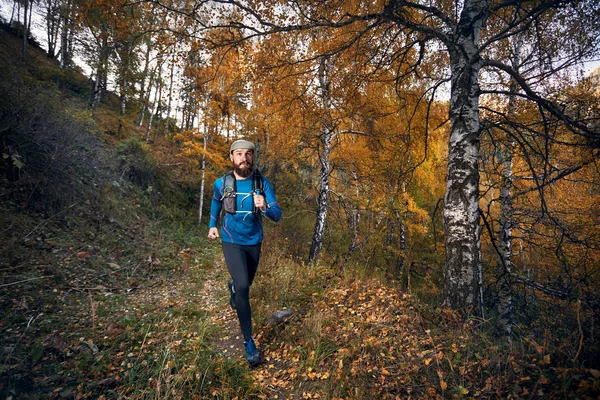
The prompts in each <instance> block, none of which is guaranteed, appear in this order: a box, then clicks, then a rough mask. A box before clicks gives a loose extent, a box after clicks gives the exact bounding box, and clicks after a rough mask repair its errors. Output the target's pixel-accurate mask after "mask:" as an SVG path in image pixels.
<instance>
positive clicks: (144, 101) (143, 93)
mask: <svg viewBox="0 0 600 400" xmlns="http://www.w3.org/2000/svg"><path fill="white" fill-rule="evenodd" d="M149 67H150V43H146V57H145V59H144V71H143V72H142V77H141V83H140V86H141V88H140V109H139V111H138V126H142V123H143V122H144V115H145V114H146V108H147V105H148V95H147V92H148V93H149V92H150V88H151V87H152V84H153V79H154V70H152V72H151V73H150V78H149V79H148V86H146V78H148V68H149Z"/></svg>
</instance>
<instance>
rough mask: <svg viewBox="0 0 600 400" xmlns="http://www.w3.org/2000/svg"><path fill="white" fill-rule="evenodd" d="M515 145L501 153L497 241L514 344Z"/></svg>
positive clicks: (504, 318)
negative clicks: (513, 241) (513, 187)
mask: <svg viewBox="0 0 600 400" xmlns="http://www.w3.org/2000/svg"><path fill="white" fill-rule="evenodd" d="M521 44H522V43H521V42H520V41H519V39H518V38H517V42H516V43H514V45H513V54H512V59H511V63H512V67H513V69H514V70H515V71H518V70H519V66H520V63H521V60H520V59H521ZM517 90H518V85H517V82H516V81H514V80H512V81H511V83H510V97H509V99H508V115H509V118H510V117H511V116H514V115H515V114H516V113H517V111H516V109H517V99H516V93H517ZM514 146H515V142H514V140H512V139H510V138H509V139H508V141H507V143H506V145H505V147H504V148H503V150H502V184H501V186H500V234H499V235H498V236H499V238H500V239H499V241H498V250H499V252H500V255H499V256H500V266H501V270H500V277H499V279H498V284H499V290H498V316H499V322H500V326H501V327H502V330H503V332H504V334H505V335H506V337H507V340H508V342H510V341H511V334H512V287H511V282H510V277H511V273H512V260H511V252H512V230H513V226H514V222H513V214H514V209H513V203H512V185H513V149H514Z"/></svg>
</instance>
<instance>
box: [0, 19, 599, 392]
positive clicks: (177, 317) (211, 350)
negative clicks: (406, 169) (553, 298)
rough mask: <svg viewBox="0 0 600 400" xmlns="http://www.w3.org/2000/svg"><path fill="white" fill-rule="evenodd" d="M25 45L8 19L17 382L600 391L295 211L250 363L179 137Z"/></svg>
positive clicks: (10, 270) (1, 237)
mask: <svg viewBox="0 0 600 400" xmlns="http://www.w3.org/2000/svg"><path fill="white" fill-rule="evenodd" d="M19 52H20V42H19V41H18V39H17V38H14V37H12V36H11V35H10V34H9V33H7V32H5V31H2V30H0V145H1V154H2V157H1V159H0V200H1V201H0V226H1V229H0V242H1V246H2V247H1V253H0V337H2V338H3V339H2V345H1V348H0V352H1V353H0V357H1V359H0V396H1V397H2V398H10V399H47V398H53V399H83V398H89V399H150V398H152V399H310V398H312V399H317V398H318V399H342V398H343V399H370V398H372V399H405V398H415V399H416V398H418V399H421V398H430V399H438V398H528V399H531V398H540V399H542V398H543V399H546V398H569V399H571V398H572V399H576V398H583V399H595V398H598V394H599V393H600V372H598V371H597V370H595V369H590V368H584V367H581V366H580V365H577V364H576V363H575V362H572V361H571V360H565V359H564V358H561V357H560V352H559V351H557V349H556V348H554V347H552V346H551V345H549V343H551V341H549V342H546V341H544V340H543V339H542V340H540V339H539V338H534V337H526V338H523V340H521V341H519V342H515V343H512V344H506V343H504V342H501V341H499V340H498V339H496V338H495V337H494V336H493V334H492V333H489V332H488V330H490V331H491V328H490V327H489V326H488V324H487V322H486V321H482V320H467V321H464V320H462V319H461V318H460V317H459V316H458V315H456V314H455V313H453V312H452V311H449V310H445V309H439V308H436V307H433V306H432V305H429V304H425V303H423V302H422V301H419V300H417V297H416V296H413V294H412V293H408V292H405V291H402V290H401V289H400V288H399V287H397V286H395V285H394V283H393V282H390V279H389V278H388V277H386V276H384V275H380V273H379V272H378V271H379V270H378V269H376V268H374V267H372V266H370V265H354V264H351V263H347V264H344V265H340V263H337V264H336V265H335V266H331V265H329V263H328V262H327V261H323V262H322V263H320V264H318V265H305V264H303V263H302V262H301V261H298V260H297V259H295V258H293V257H291V256H289V255H288V254H289V253H290V252H289V251H288V249H290V248H292V247H294V246H296V245H297V244H296V243H290V240H288V239H287V238H286V237H285V235H284V233H283V232H287V231H290V228H289V227H287V229H286V227H285V226H283V228H282V227H281V226H282V225H281V224H280V225H279V226H273V225H268V226H267V229H268V232H267V242H265V245H264V254H263V258H262V261H261V267H260V272H259V275H258V276H257V281H256V284H255V285H254V286H253V289H252V290H253V291H252V302H253V313H254V322H255V332H256V337H257V341H258V342H259V345H260V346H261V347H262V348H263V350H264V354H265V360H266V362H265V363H264V364H263V365H261V366H260V367H258V368H256V369H253V370H250V369H249V368H248V366H247V364H246V362H245V361H244V359H243V354H242V348H241V338H240V337H239V329H238V326H237V321H236V318H235V315H234V313H233V312H232V311H231V309H230V308H229V307H228V297H227V289H226V286H225V283H226V281H227V272H226V268H225V266H224V265H223V262H222V259H221V255H220V246H219V244H218V243H215V242H210V243H209V242H208V241H207V240H206V239H205V235H206V228H199V227H198V226H197V223H196V218H197V216H196V215H195V213H196V207H197V206H196V198H195V196H196V194H195V192H196V186H195V185H196V184H197V182H196V181H195V179H197V178H195V177H194V176H190V174H189V173H188V171H186V160H185V159H183V158H181V156H180V155H179V153H178V149H177V146H176V145H175V144H173V143H171V142H169V141H168V140H166V139H165V138H163V137H160V138H159V140H158V142H157V143H155V144H153V145H146V144H145V143H143V142H141V141H140V140H138V138H139V137H141V135H142V131H138V130H137V128H136V127H135V126H134V124H133V123H132V122H131V121H130V120H128V119H127V118H124V117H120V116H119V115H118V114H117V112H116V102H115V98H114V97H112V98H111V97H109V98H108V99H107V101H106V102H105V103H104V104H103V106H102V107H101V108H100V109H99V110H96V111H94V112H91V111H90V110H89V109H88V107H87V99H88V96H89V85H90V84H89V82H88V80H87V78H85V77H84V76H83V75H81V74H79V73H78V72H77V71H74V70H69V71H63V70H60V68H58V66H57V65H56V63H54V62H53V61H52V60H48V59H47V58H46V56H45V54H44V53H43V52H42V51H40V50H39V49H34V48H30V52H29V56H28V59H27V61H26V62H25V63H22V62H21V61H20V53H19ZM283 224H285V221H284V222H283ZM323 259H324V260H327V256H324V257H323ZM284 309H286V310H290V311H291V312H292V315H291V316H290V317H288V318H286V319H284V320H276V319H274V318H273V312H275V311H278V310H284ZM584 350H585V349H584Z"/></svg>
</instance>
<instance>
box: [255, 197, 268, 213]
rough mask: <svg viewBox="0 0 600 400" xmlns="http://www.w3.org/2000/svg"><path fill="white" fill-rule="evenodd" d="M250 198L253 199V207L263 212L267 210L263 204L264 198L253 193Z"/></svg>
mask: <svg viewBox="0 0 600 400" xmlns="http://www.w3.org/2000/svg"><path fill="white" fill-rule="evenodd" d="M252 196H253V199H254V207H256V208H259V209H261V210H262V211H265V210H266V209H267V204H266V203H265V196H263V195H262V194H257V193H253V194H252Z"/></svg>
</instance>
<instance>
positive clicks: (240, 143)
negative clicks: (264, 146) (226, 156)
mask: <svg viewBox="0 0 600 400" xmlns="http://www.w3.org/2000/svg"><path fill="white" fill-rule="evenodd" d="M238 149H248V150H252V151H254V143H252V142H249V141H247V140H244V139H240V140H236V141H235V142H233V143H231V148H230V149H229V153H230V154H231V152H232V151H234V150H238Z"/></svg>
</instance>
